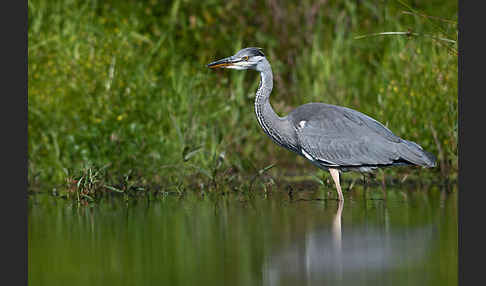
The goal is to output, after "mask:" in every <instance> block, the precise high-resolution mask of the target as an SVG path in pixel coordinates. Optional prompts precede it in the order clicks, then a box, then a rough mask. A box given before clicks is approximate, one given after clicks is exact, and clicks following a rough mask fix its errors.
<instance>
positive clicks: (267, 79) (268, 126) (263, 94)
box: [255, 59, 296, 151]
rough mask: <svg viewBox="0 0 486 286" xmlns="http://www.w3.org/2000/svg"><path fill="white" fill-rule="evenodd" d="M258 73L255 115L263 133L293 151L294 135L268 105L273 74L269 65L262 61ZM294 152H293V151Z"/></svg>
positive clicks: (282, 119) (288, 126)
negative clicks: (258, 83)
mask: <svg viewBox="0 0 486 286" xmlns="http://www.w3.org/2000/svg"><path fill="white" fill-rule="evenodd" d="M261 65H262V67H263V68H262V70H261V71H260V76H261V81H260V86H259V87H258V90H257V92H256V97H255V113H256V117H257V120H258V123H259V124H260V126H261V127H262V129H263V131H264V132H265V133H266V134H267V135H268V136H269V137H270V138H271V139H272V140H273V141H275V142H276V143H277V144H279V145H281V146H284V147H287V148H290V149H291V150H294V149H295V148H294V146H296V144H295V139H294V138H295V133H294V130H293V127H292V126H291V125H290V123H289V122H288V120H287V119H286V118H285V117H279V116H278V115H277V114H276V113H275V111H274V110H273V108H272V106H271V105H270V100H269V98H270V93H271V92H272V88H273V74H272V68H271V66H270V63H269V62H268V61H267V60H266V59H263V63H261ZM294 151H295V150H294Z"/></svg>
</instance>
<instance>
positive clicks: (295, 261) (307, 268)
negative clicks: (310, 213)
mask: <svg viewBox="0 0 486 286" xmlns="http://www.w3.org/2000/svg"><path fill="white" fill-rule="evenodd" d="M337 203H338V205H337V211H336V214H335V216H334V218H333V220H332V224H331V225H330V226H328V227H322V226H321V227H320V228H317V229H308V230H306V232H305V234H304V237H303V238H300V239H296V240H295V241H293V242H292V243H290V246H288V247H283V248H279V249H278V250H276V251H274V252H273V253H271V254H270V255H268V256H267V257H266V259H265V264H264V266H263V267H264V269H263V276H264V277H263V279H264V282H265V283H264V285H328V284H323V283H325V282H329V283H330V285H337V284H338V285H356V282H360V283H361V284H360V285H366V284H367V283H366V282H369V283H370V285H371V284H373V283H377V282H380V281H381V282H383V283H385V284H387V283H392V282H394V279H395V278H396V275H395V274H394V273H396V271H394V270H400V269H403V268H404V267H405V268H406V267H409V266H411V265H413V263H416V262H419V261H421V260H422V259H423V258H424V257H425V255H426V254H427V253H428V252H427V250H429V248H430V244H431V241H432V238H433V233H434V226H433V225H426V226H422V227H406V228H405V227H404V228H402V229H389V228H387V227H386V226H385V227H383V225H382V226H375V225H367V224H366V223H365V224H364V225H363V224H361V225H349V226H347V227H344V228H343V226H342V224H341V218H342V212H343V206H344V203H343V202H342V201H338V202H337ZM423 278H424V277H415V278H414V279H417V282H420V281H422V280H420V279H423ZM408 282H410V281H408ZM374 285H376V284H374ZM394 285H400V283H398V284H394Z"/></svg>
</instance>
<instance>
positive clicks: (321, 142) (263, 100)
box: [208, 47, 436, 201]
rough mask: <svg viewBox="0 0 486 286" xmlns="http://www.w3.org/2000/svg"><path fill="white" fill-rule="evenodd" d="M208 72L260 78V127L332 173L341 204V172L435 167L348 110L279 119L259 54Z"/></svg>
mask: <svg viewBox="0 0 486 286" xmlns="http://www.w3.org/2000/svg"><path fill="white" fill-rule="evenodd" d="M208 67H209V68H228V69H237V70H246V69H253V70H256V71H258V72H260V76H261V81H260V86H259V87H258V90H257V92H256V97H255V113H256V118H257V120H258V123H259V124H260V126H261V127H262V129H263V131H264V132H265V133H266V134H267V135H268V136H269V137H270V138H271V139H272V140H273V141H274V142H275V143H277V144H278V145H280V146H282V147H284V148H287V149H289V150H291V151H293V152H295V153H297V154H299V155H301V156H303V157H305V158H306V159H308V160H309V161H310V162H312V163H313V164H314V165H316V166H317V167H319V168H321V169H324V170H329V172H330V173H331V176H332V179H333V180H334V183H335V184H336V190H337V193H338V200H339V201H343V200H344V198H343V192H342V190H341V185H340V182H339V173H340V172H345V171H358V172H372V171H373V170H374V169H377V168H382V167H389V166H396V165H413V166H423V167H435V160H436V159H435V157H434V155H432V154H430V153H428V152H427V151H425V150H423V149H422V147H421V146H419V145H418V144H417V143H415V142H411V141H407V140H404V139H402V138H400V137H398V136H396V135H395V134H393V133H392V132H391V131H390V130H389V129H388V128H386V127H385V126H383V124H381V123H380V122H378V121H376V120H374V119H373V118H371V117H369V116H367V115H365V114H363V113H361V112H359V111H356V110H353V109H350V108H347V107H342V106H336V105H331V104H325V103H307V104H304V105H301V106H299V107H297V108H296V109H294V110H293V111H291V112H290V113H289V114H288V115H287V116H284V117H279V116H278V115H277V114H276V113H275V111H274V110H273V108H272V106H271V105H270V101H269V97H270V93H271V92H272V88H273V74H272V68H271V67H270V63H269V62H268V60H267V59H266V58H265V55H264V54H263V52H262V50H261V49H260V48H252V47H250V48H245V49H242V50H240V51H238V52H237V53H236V54H235V55H233V56H230V57H227V58H224V59H221V60H218V61H215V62H212V63H210V64H208Z"/></svg>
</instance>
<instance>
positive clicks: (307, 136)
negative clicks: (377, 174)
mask: <svg viewBox="0 0 486 286" xmlns="http://www.w3.org/2000/svg"><path fill="white" fill-rule="evenodd" d="M290 116H291V118H292V120H293V122H295V123H299V122H305V124H294V126H295V128H296V133H297V138H298V140H299V143H300V145H301V147H302V149H303V150H305V152H306V153H308V154H309V155H311V156H312V157H313V158H314V159H315V160H317V161H319V162H322V163H323V164H324V165H326V166H359V165H379V164H391V163H393V161H394V160H397V159H399V157H400V156H399V153H398V152H397V149H396V145H397V143H400V142H402V139H400V138H399V137H398V136H396V135H395V134H393V133H392V132H391V131H390V130H389V129H387V128H386V127H385V126H383V125H382V124H381V123H379V122H378V121H376V120H374V119H373V118H371V117H369V116H366V115H364V114H362V113H360V112H358V111H355V110H352V109H349V108H345V107H340V106H334V105H329V104H322V103H311V104H306V105H303V106H301V107H299V108H297V109H296V110H294V111H293V112H292V113H291V114H290Z"/></svg>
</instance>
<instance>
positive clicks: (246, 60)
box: [208, 48, 265, 71]
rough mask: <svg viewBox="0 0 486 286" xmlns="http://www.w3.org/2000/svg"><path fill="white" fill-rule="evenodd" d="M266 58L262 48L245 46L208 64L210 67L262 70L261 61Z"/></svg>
mask: <svg viewBox="0 0 486 286" xmlns="http://www.w3.org/2000/svg"><path fill="white" fill-rule="evenodd" d="M264 60H265V55H264V54H263V52H262V49H261V48H244V49H242V50H239V51H238V52H237V53H236V54H234V55H233V56H231V57H227V58H224V59H221V60H218V61H215V62H212V63H209V64H208V67H209V68H212V69H214V68H227V69H236V70H246V69H254V70H257V71H260V68H261V67H260V65H259V64H260V63H262V62H263V61H264Z"/></svg>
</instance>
